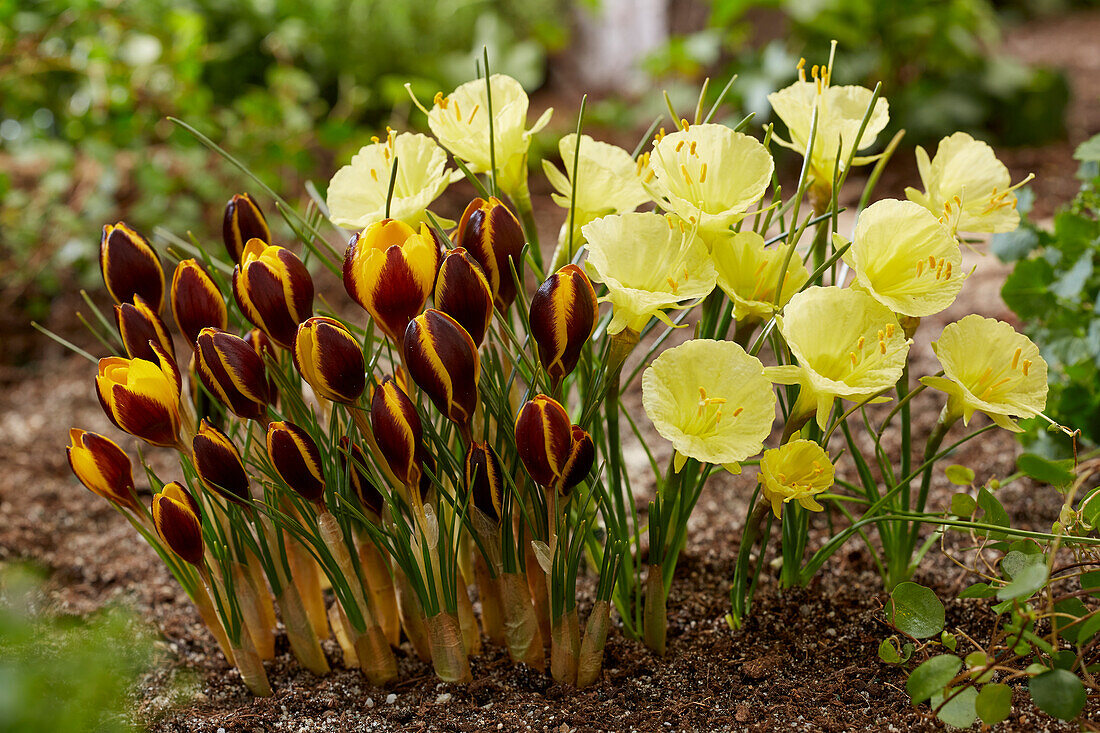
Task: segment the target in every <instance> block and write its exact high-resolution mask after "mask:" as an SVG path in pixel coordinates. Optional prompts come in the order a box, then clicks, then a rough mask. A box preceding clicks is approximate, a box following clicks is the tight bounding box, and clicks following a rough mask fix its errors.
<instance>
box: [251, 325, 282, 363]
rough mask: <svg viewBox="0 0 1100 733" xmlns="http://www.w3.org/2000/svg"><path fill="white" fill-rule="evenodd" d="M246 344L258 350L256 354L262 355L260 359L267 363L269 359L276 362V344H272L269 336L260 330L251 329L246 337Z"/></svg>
mask: <svg viewBox="0 0 1100 733" xmlns="http://www.w3.org/2000/svg"><path fill="white" fill-rule="evenodd" d="M244 340H245V343H247V344H248V345H249V346H251V347H252V348H253V349H255V350H256V353H257V354H259V355H260V358H261V359H263V360H264V363H267V360H268V359H271V360H273V361H274V360H275V359H276V358H277V357H276V354H275V344H273V343H271V339H269V338H268V337H267V334H266V333H264V332H263V331H261V330H260V329H258V328H252V329H249V331H248V333H246V334H245V335H244Z"/></svg>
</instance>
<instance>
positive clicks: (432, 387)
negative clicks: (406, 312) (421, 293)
mask: <svg viewBox="0 0 1100 733" xmlns="http://www.w3.org/2000/svg"><path fill="white" fill-rule="evenodd" d="M402 356H403V357H404V362H405V368H406V369H408V370H409V375H410V376H411V377H412V378H413V381H415V382H416V383H417V385H419V386H420V388H421V389H423V390H424V391H425V392H426V393H427V395H428V397H430V398H431V400H432V404H434V405H435V406H436V409H438V410H439V411H440V412H441V413H443V414H444V415H446V416H447V417H448V418H449V419H450V420H452V421H453V422H454V423H455V424H456V425H458V427H459V430H460V431H462V432H463V433H464V434H466V433H468V431H469V429H470V421H471V420H472V419H473V417H474V410H475V409H476V407H477V383H478V380H479V379H480V378H481V360H480V358H479V357H478V352H477V345H476V344H475V343H474V340H473V339H472V338H470V334H468V333H466V329H464V328H463V327H462V326H461V325H460V324H459V323H458V321H456V320H455V319H453V318H451V317H450V316H449V315H447V314H446V313H444V312H443V311H440V310H436V309H435V308H429V309H428V310H426V311H424V312H423V313H422V314H420V315H419V316H417V317H416V318H414V319H412V320H411V321H409V328H408V330H407V331H405V341H404V346H403V348H402Z"/></svg>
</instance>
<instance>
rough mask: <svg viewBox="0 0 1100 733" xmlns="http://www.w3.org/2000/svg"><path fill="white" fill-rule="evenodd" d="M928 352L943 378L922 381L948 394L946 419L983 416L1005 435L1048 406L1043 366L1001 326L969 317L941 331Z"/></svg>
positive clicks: (1034, 350) (1019, 337) (1031, 347)
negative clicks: (1020, 422) (938, 366)
mask: <svg viewBox="0 0 1100 733" xmlns="http://www.w3.org/2000/svg"><path fill="white" fill-rule="evenodd" d="M932 349H933V350H934V351H935V352H936V357H937V358H938V359H939V360H940V364H941V365H942V366H943V372H944V375H945V376H942V377H923V378H922V379H921V381H922V382H923V383H924V384H926V385H928V386H929V387H934V388H936V389H938V390H942V391H944V392H946V393H947V414H948V415H951V416H954V417H956V418H957V417H958V416H959V415H960V414H961V416H962V418H963V423H964V424H967V425H968V424H969V423H970V418H971V417H972V416H973V415H974V413H975V412H984V413H985V414H986V415H989V417H990V419H991V420H993V422H995V423H996V424H997V425H1000V426H1001V427H1002V428H1004V429H1006V430H1011V431H1013V432H1020V427H1019V426H1018V425H1017V424H1016V422H1015V421H1014V420H1013V419H1012V418H1014V417H1019V418H1027V417H1034V416H1036V415H1038V414H1039V413H1040V412H1042V411H1043V408H1044V407H1046V403H1047V363H1046V362H1045V361H1044V360H1043V357H1041V356H1040V355H1039V349H1038V347H1037V346H1035V344H1033V343H1032V342H1031V340H1030V339H1029V338H1028V337H1027V336H1024V335H1023V334H1021V333H1017V332H1016V330H1015V329H1014V328H1012V326H1010V325H1008V324H1007V323H1005V322H1004V321H998V320H995V319H993V318H983V317H982V316H979V315H969V316H966V317H965V318H963V319H962V320H960V321H956V322H955V323H952V324H949V325H948V326H947V327H946V328H944V329H943V334H942V335H941V336H940V339H939V341H936V342H933V344H932Z"/></svg>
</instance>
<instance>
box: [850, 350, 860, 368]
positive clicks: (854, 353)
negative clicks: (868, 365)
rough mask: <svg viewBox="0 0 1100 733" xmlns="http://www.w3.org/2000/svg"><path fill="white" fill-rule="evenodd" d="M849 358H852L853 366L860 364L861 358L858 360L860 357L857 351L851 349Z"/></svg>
mask: <svg viewBox="0 0 1100 733" xmlns="http://www.w3.org/2000/svg"><path fill="white" fill-rule="evenodd" d="M848 358H849V359H851V360H852V366H853V367H854V366H855V365H856V364H858V363H859V360H858V359H857V358H856V352H854V351H849V352H848Z"/></svg>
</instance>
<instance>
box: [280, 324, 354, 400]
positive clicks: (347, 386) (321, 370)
mask: <svg viewBox="0 0 1100 733" xmlns="http://www.w3.org/2000/svg"><path fill="white" fill-rule="evenodd" d="M294 364H295V366H297V367H298V373H299V374H301V375H302V379H304V380H306V382H308V383H309V386H310V387H313V391H314V392H315V393H316V394H317V395H318V396H319V397H323V398H324V399H326V400H331V401H332V402H343V403H352V402H355V401H356V400H357V399H359V395H361V394H363V390H364V389H366V386H367V377H366V364H365V363H364V361H363V350H362V348H360V346H359V342H358V341H356V339H355V337H354V336H352V335H351V332H350V331H348V330H347V329H346V328H344V325H343V324H342V323H340V322H339V321H337V320H335V319H332V318H326V317H324V316H314V317H313V318H310V319H309V320H307V321H305V322H304V323H302V325H301V326H299V327H298V336H297V338H296V339H295V340H294Z"/></svg>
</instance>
